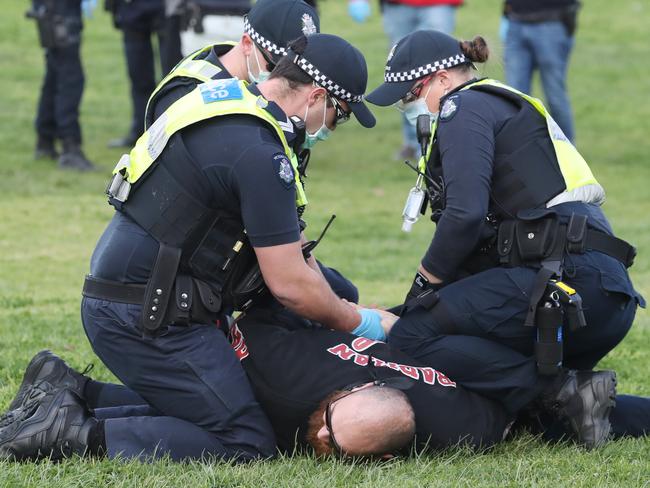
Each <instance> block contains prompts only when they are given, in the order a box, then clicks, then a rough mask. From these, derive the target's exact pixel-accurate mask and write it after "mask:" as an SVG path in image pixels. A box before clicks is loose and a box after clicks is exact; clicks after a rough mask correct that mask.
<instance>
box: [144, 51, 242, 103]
mask: <svg viewBox="0 0 650 488" xmlns="http://www.w3.org/2000/svg"><path fill="white" fill-rule="evenodd" d="M236 45H237V43H236V42H222V43H220V44H211V45H209V46H205V47H203V48H201V49H198V50H197V51H194V52H193V53H192V54H190V55H188V56H186V57H185V58H183V59H181V60H180V61H179V62H178V64H177V65H176V66H174V68H173V69H172V70H171V71H170V72H169V73H168V74H167V76H165V77H164V78H163V79H162V81H161V82H160V83H158V86H156V89H155V90H154V91H153V93H152V94H151V96H150V97H149V100H148V101H147V108H146V109H145V113H148V112H149V104H150V103H151V100H153V98H154V96H156V94H157V93H158V92H159V91H160V90H161V89H162V88H163V87H164V86H165V85H166V84H167V83H169V82H170V81H171V80H173V79H175V78H181V77H183V78H193V79H195V80H197V81H199V82H201V83H205V82H206V81H209V80H211V79H212V78H213V77H214V76H216V75H218V74H219V73H221V72H222V71H223V70H222V69H221V68H220V67H219V66H217V65H215V64H212V63H211V62H209V61H206V60H205V59H196V58H197V57H198V56H199V55H200V54H203V53H205V52H210V51H211V50H212V48H213V47H215V46H232V47H234V46H236Z"/></svg>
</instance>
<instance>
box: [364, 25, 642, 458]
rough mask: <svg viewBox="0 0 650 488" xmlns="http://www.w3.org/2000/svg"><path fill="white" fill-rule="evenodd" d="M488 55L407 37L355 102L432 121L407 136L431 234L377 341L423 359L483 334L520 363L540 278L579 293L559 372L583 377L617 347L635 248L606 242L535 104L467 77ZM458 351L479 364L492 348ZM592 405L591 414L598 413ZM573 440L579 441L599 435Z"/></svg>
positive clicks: (630, 311)
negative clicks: (454, 337)
mask: <svg viewBox="0 0 650 488" xmlns="http://www.w3.org/2000/svg"><path fill="white" fill-rule="evenodd" d="M487 57H488V48H487V45H486V44H485V41H484V40H483V39H482V38H481V37H476V38H475V39H474V40H473V41H471V42H468V41H465V42H458V41H457V40H456V39H454V38H452V37H450V36H448V35H445V34H443V33H441V32H438V31H418V32H415V33H413V34H411V35H409V36H407V37H405V38H404V39H402V40H401V41H400V42H399V43H397V45H396V46H395V47H394V48H393V49H392V51H391V54H390V55H389V58H388V61H387V64H386V71H385V80H384V83H383V84H382V85H381V86H380V87H378V88H377V89H376V90H375V91H373V92H372V93H371V94H370V95H369V96H368V100H369V101H370V102H371V103H375V104H378V105H391V104H396V105H397V107H398V108H399V109H400V110H402V111H403V112H404V113H405V115H406V117H407V118H409V119H410V120H412V121H413V123H416V121H417V120H418V119H420V122H418V123H420V124H421V121H423V120H424V121H426V116H428V117H430V118H431V119H432V120H434V122H433V125H432V127H431V137H430V138H427V132H428V130H426V129H427V127H428V126H427V124H424V129H425V130H421V131H420V132H421V136H422V137H421V138H420V139H421V144H422V151H423V157H422V159H421V160H420V165H419V171H420V173H421V174H420V175H419V176H418V185H417V186H418V190H416V191H412V193H413V194H415V195H416V196H417V194H418V191H420V192H422V191H426V192H427V193H428V195H429V197H430V198H429V199H430V201H431V206H432V209H433V219H434V221H436V223H437V226H436V232H435V234H434V236H433V240H432V242H431V244H430V246H429V249H428V250H427V252H426V254H425V255H424V257H423V259H422V262H421V265H420V267H419V269H418V272H417V275H416V278H415V280H414V283H413V286H412V288H411V291H410V292H409V294H408V296H407V300H406V305H407V309H408V311H407V312H406V313H405V315H404V316H403V318H402V319H401V320H400V321H398V322H397V323H396V324H395V326H394V327H393V329H392V331H391V335H390V342H391V343H392V344H394V345H396V346H398V347H400V348H401V349H403V350H404V351H406V352H408V353H410V354H411V355H412V356H413V357H415V358H417V359H420V360H422V361H423V362H425V363H427V364H428V361H427V360H426V358H427V357H429V356H431V355H433V354H434V350H435V348H436V340H437V339H438V338H440V337H442V336H445V335H449V334H458V335H462V336H479V337H486V338H490V339H492V340H493V341H496V342H498V343H500V344H503V345H506V346H508V347H509V348H511V350H512V352H513V353H515V354H521V355H522V357H526V356H532V355H533V351H534V338H535V334H536V328H535V327H527V326H525V325H524V323H527V324H532V325H534V323H535V310H536V309H537V305H538V304H539V302H540V297H541V295H542V294H543V293H544V292H545V287H546V286H547V283H548V282H549V279H551V278H556V279H558V278H562V277H563V278H564V280H565V282H566V283H568V285H569V286H570V287H572V288H573V289H575V290H577V292H578V293H579V295H580V296H581V297H582V301H583V303H584V316H585V317H586V323H587V326H586V327H579V328H577V329H575V330H573V329H571V328H569V327H566V326H564V327H563V328H560V329H559V333H558V338H559V340H562V337H563V349H564V355H563V360H564V366H566V367H568V368H576V369H587V370H588V369H591V368H593V367H594V366H595V365H596V364H597V363H598V361H599V360H600V359H601V358H602V357H603V356H604V355H605V354H606V353H607V352H608V351H610V350H611V349H612V348H613V347H614V346H615V345H616V344H618V342H620V341H621V340H622V339H623V337H624V336H625V334H626V333H627V331H628V329H629V328H630V326H631V324H632V321H633V318H634V314H635V310H636V306H637V304H639V303H643V299H642V298H641V297H640V296H639V295H638V293H637V292H636V291H635V290H634V288H633V286H632V283H631V282H630V279H629V276H628V274H627V270H626V267H628V266H630V265H631V262H632V260H633V256H634V249H633V248H632V247H631V246H630V245H628V244H627V243H625V242H624V241H622V240H620V239H617V238H615V237H613V235H612V231H611V227H610V225H609V223H608V221H607V219H606V218H605V215H604V214H603V212H602V210H601V208H600V205H601V204H602V202H603V200H604V197H605V194H604V190H603V188H602V187H601V186H600V185H599V184H598V182H597V181H596V179H595V178H594V176H593V174H592V173H591V170H590V169H589V167H588V165H587V163H586V162H585V161H584V159H583V158H582V157H581V156H580V154H579V153H578V152H577V151H576V150H575V148H574V147H573V145H572V144H571V143H570V142H569V141H568V140H567V138H566V137H565V136H564V134H563V133H562V131H561V130H560V129H559V127H558V126H557V124H556V123H555V122H554V121H553V119H552V118H551V117H550V115H549V114H548V112H547V111H546V109H545V108H544V106H543V105H542V104H541V103H540V102H539V101H538V100H536V99H533V98H531V97H529V96H527V95H524V94H522V93H520V92H517V91H516V90H514V89H512V88H510V87H508V86H506V85H503V84H501V83H499V82H497V81H494V80H490V79H480V80H479V79H477V78H476V77H475V75H474V65H473V63H474V62H484V61H485V60H486V59H487ZM420 116H425V118H424V119H422V118H420ZM421 125H422V124H421ZM421 182H426V188H425V189H421V188H420V183H421ZM420 202H421V200H420ZM411 203H412V202H411ZM417 204H419V202H418V201H417V200H416V206H417V209H416V210H419V209H420V207H419V206H418V205H417ZM564 325H566V324H564ZM562 333H563V335H562ZM467 347H468V348H470V349H471V348H472V347H473V346H472V345H471V342H468V346H467ZM505 349H506V350H507V348H505ZM556 351H557V348H556ZM471 353H474V354H475V355H476V356H479V357H483V358H484V364H485V365H486V370H491V369H493V368H494V366H498V365H500V364H501V361H502V359H501V358H502V354H504V353H503V351H502V350H500V349H490V350H482V349H480V350H479V349H472V351H471ZM561 360H562V358H560V361H561ZM497 369H499V368H497ZM566 374H567V373H562V374H561V375H560V376H559V378H560V380H559V381H562V378H564V379H566V378H565V376H564V375H566ZM549 381H552V380H550V379H549ZM567 381H568V380H567ZM614 381H615V380H614V374H613V372H602V373H592V374H591V375H588V376H585V377H583V378H582V379H581V380H580V381H579V382H578V383H579V384H578V387H580V384H582V385H583V386H584V385H587V387H589V384H590V383H593V386H594V387H600V388H602V389H603V391H612V392H613V389H614ZM601 400H602V402H604V403H602V402H596V403H595V405H596V406H598V408H603V409H605V407H607V405H609V406H611V401H607V400H606V399H605V398H603V399H601ZM588 408H594V405H591V406H588ZM601 413H602V412H601ZM604 430H608V427H607V426H604ZM578 434H579V436H580V435H581V434H580V433H578ZM582 436H583V437H582V438H581V439H580V440H581V441H583V442H584V443H585V444H587V445H596V444H598V443H599V442H601V441H602V440H603V439H600V440H599V439H597V438H594V437H593V433H592V434H589V433H582Z"/></svg>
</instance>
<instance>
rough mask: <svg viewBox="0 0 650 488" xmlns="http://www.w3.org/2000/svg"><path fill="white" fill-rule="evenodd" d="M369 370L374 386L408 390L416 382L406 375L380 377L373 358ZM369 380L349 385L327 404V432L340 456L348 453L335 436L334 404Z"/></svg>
mask: <svg viewBox="0 0 650 488" xmlns="http://www.w3.org/2000/svg"><path fill="white" fill-rule="evenodd" d="M368 371H369V372H370V374H371V376H372V377H373V378H374V381H372V383H371V385H372V386H378V387H383V386H388V387H390V388H395V389H397V390H408V389H409V388H411V387H412V386H413V384H414V382H413V380H411V379H409V378H406V377H404V376H398V377H392V378H386V379H382V380H380V379H378V378H377V374H376V371H375V367H374V365H372V358H371V360H370V362H369V364H368ZM367 383H368V382H367V381H366V382H361V383H355V384H353V385H349V386H347V387H345V388H344V389H343V391H344V393H343V394H341V396H340V397H338V398H335V399H334V400H332V401H331V402H329V403H328V404H327V407H326V408H325V427H327V432H328V434H329V443H330V446H331V447H332V450H333V451H334V452H335V454H336V455H337V456H339V457H344V456H345V455H346V453H345V451H344V450H343V449H342V448H341V445H340V444H339V443H338V441H337V440H336V438H335V437H334V429H333V428H332V410H333V406H334V404H335V403H336V402H338V401H340V400H343V399H344V398H346V397H348V396H350V395H352V394H353V393H356V392H357V391H361V390H360V389H359V387H360V386H362V385H365V384H367Z"/></svg>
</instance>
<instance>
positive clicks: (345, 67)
mask: <svg viewBox="0 0 650 488" xmlns="http://www.w3.org/2000/svg"><path fill="white" fill-rule="evenodd" d="M288 56H289V57H290V59H291V61H292V62H293V63H294V64H295V65H296V66H298V67H299V68H300V69H301V70H302V71H304V72H305V73H307V75H309V77H310V78H311V79H312V80H314V81H315V82H316V84H318V85H319V86H322V87H323V88H325V89H326V90H327V92H328V93H329V94H330V95H331V96H332V97H334V98H336V99H338V100H343V101H345V102H346V103H347V104H348V106H349V107H350V110H351V111H352V113H353V114H354V116H355V117H356V118H357V120H358V121H359V123H360V124H361V125H362V126H364V127H374V126H375V117H374V116H373V115H372V113H371V112H370V110H369V109H368V107H367V106H366V105H365V104H364V103H363V94H364V93H365V91H366V86H367V84H368V68H367V66H366V59H365V58H364V57H363V54H361V51H359V50H358V49H357V48H356V47H354V46H353V45H352V44H350V43H349V42H347V41H346V40H345V39H342V38H340V37H338V36H335V35H332V34H314V35H312V36H309V37H308V38H307V46H306V47H305V50H304V51H303V53H302V54H298V53H295V52H293V51H292V50H291V49H289V53H288Z"/></svg>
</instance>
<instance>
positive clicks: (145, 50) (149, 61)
mask: <svg viewBox="0 0 650 488" xmlns="http://www.w3.org/2000/svg"><path fill="white" fill-rule="evenodd" d="M168 22H169V23H168ZM154 33H155V34H156V35H157V36H158V50H159V54H160V66H161V71H162V76H163V77H164V76H165V75H166V74H167V73H168V72H169V71H171V69H172V68H173V67H174V66H175V65H176V63H178V62H179V61H180V60H181V57H182V55H181V52H180V44H179V42H180V37H179V35H177V31H176V29H175V28H174V26H173V20H169V21H165V20H164V19H163V18H162V16H161V15H152V16H150V17H147V18H146V22H145V21H142V22H139V23H138V24H137V28H136V26H133V27H131V26H124V27H122V34H123V41H124V54H125V56H126V65H127V70H128V74H129V82H130V85H131V103H132V108H133V116H132V119H131V127H130V129H129V135H130V136H133V137H139V136H140V135H141V134H142V132H143V131H144V113H145V110H146V108H147V102H148V100H149V97H150V96H151V94H152V93H153V91H154V89H155V88H156V83H157V82H156V70H155V66H154V54H153V45H152V42H151V39H152V36H153V35H154Z"/></svg>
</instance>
